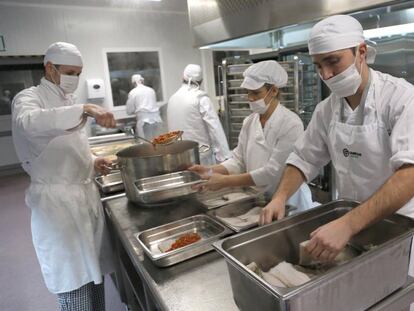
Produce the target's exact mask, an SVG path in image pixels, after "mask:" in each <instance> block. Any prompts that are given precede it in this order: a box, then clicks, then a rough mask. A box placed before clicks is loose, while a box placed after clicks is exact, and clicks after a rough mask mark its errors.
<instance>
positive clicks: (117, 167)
mask: <svg viewBox="0 0 414 311" xmlns="http://www.w3.org/2000/svg"><path fill="white" fill-rule="evenodd" d="M107 168H108V169H109V170H111V171H120V170H121V169H122V168H123V166H122V165H121V164H119V162H112V164H111V165H109V166H107Z"/></svg>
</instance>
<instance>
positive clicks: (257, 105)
mask: <svg viewBox="0 0 414 311" xmlns="http://www.w3.org/2000/svg"><path fill="white" fill-rule="evenodd" d="M270 91H271V89H270V90H269V91H267V93H266V96H265V97H264V98H261V99H258V100H255V101H253V102H249V106H250V110H251V111H253V112H257V113H258V114H265V113H266V111H267V104H266V102H265V99H266V97H267V95H269V94H270Z"/></svg>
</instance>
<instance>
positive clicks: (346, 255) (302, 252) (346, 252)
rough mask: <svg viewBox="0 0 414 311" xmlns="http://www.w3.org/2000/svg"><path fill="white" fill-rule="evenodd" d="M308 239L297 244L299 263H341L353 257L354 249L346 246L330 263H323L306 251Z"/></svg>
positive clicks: (320, 264)
mask: <svg viewBox="0 0 414 311" xmlns="http://www.w3.org/2000/svg"><path fill="white" fill-rule="evenodd" d="M308 243H309V240H306V241H303V242H301V243H300V244H299V265H301V266H305V267H315V268H317V267H323V266H333V265H335V264H339V263H343V262H345V261H348V260H350V259H352V258H353V257H355V255H356V254H355V251H354V250H353V249H352V248H351V247H350V246H348V245H347V246H346V247H345V248H344V249H343V250H342V251H341V252H340V253H339V254H338V255H337V256H336V257H335V259H334V261H333V262H331V263H324V262H320V261H317V260H314V259H313V258H312V257H311V256H310V254H309V253H308V252H307V251H306V246H307V245H308Z"/></svg>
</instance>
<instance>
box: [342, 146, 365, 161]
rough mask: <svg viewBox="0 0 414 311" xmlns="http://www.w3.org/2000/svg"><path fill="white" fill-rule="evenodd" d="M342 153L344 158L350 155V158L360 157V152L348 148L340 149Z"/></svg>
mask: <svg viewBox="0 0 414 311" xmlns="http://www.w3.org/2000/svg"><path fill="white" fill-rule="evenodd" d="M342 153H343V154H344V157H345V158H348V157H351V158H355V159H358V158H359V157H361V156H362V153H359V152H355V151H350V150H348V149H347V148H344V149H343V150H342Z"/></svg>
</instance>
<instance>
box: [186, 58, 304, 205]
mask: <svg viewBox="0 0 414 311" xmlns="http://www.w3.org/2000/svg"><path fill="white" fill-rule="evenodd" d="M243 76H244V80H243V83H242V84H241V87H242V88H245V89H246V90H247V92H248V99H249V105H250V109H251V110H252V114H250V115H249V116H248V117H246V118H245V119H244V121H243V126H242V128H241V131H240V135H239V141H238V144H237V147H236V148H235V149H234V150H233V154H232V158H230V159H228V160H226V161H224V162H223V163H221V164H220V165H214V166H210V167H207V166H201V165H195V166H193V167H191V168H190V170H193V171H196V172H198V173H199V174H200V175H201V176H202V177H204V178H206V179H208V182H207V183H206V184H204V185H203V188H206V189H210V190H213V191H214V190H219V189H221V188H223V187H236V186H255V187H257V188H258V190H261V191H264V192H265V193H266V194H267V195H268V197H271V196H272V195H273V193H274V191H275V189H276V186H277V185H278V184H279V181H280V178H281V176H282V172H283V169H284V167H285V161H286V159H287V157H288V156H289V154H290V153H291V152H292V149H293V144H294V143H295V142H296V140H297V139H298V138H299V137H300V136H301V135H302V134H303V123H302V121H301V120H300V118H299V117H298V115H296V114H295V113H294V112H292V111H290V110H289V109H287V108H285V107H284V106H283V105H281V104H280V102H279V98H280V88H282V87H284V86H286V83H287V80H288V75H287V73H286V70H285V69H284V68H283V67H282V66H280V65H279V64H278V63H277V62H276V61H273V60H270V61H263V62H260V63H257V64H253V65H251V66H250V67H249V68H247V69H246V70H245V72H244V73H243ZM209 174H210V175H211V174H212V175H211V176H208V175H209ZM288 204H290V205H293V206H296V207H297V209H298V211H301V210H305V209H308V208H310V207H312V195H311V192H310V189H309V187H308V185H306V184H305V183H303V184H302V185H301V186H300V188H299V189H298V190H297V191H296V193H295V194H294V195H293V196H292V197H291V198H290V199H289V201H288Z"/></svg>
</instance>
